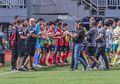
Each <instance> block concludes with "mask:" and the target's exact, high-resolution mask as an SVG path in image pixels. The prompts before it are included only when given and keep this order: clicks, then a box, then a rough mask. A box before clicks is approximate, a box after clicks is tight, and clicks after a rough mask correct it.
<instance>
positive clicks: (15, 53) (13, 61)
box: [11, 48, 18, 69]
mask: <svg viewBox="0 0 120 84" xmlns="http://www.w3.org/2000/svg"><path fill="white" fill-rule="evenodd" d="M11 50H12V58H11V66H12V69H16V62H17V58H18V48H12V49H11Z"/></svg>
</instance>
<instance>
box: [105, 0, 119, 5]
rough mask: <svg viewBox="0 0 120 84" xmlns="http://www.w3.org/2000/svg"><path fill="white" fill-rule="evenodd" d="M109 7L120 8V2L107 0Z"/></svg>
mask: <svg viewBox="0 0 120 84" xmlns="http://www.w3.org/2000/svg"><path fill="white" fill-rule="evenodd" d="M107 2H108V3H107V5H108V6H120V0H107Z"/></svg>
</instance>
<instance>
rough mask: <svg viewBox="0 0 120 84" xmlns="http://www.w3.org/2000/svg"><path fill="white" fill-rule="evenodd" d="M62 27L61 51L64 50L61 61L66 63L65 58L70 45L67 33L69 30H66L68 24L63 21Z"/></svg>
mask: <svg viewBox="0 0 120 84" xmlns="http://www.w3.org/2000/svg"><path fill="white" fill-rule="evenodd" d="M63 29H64V37H63V40H64V41H63V52H64V55H63V57H62V58H63V60H62V61H63V62H64V63H65V64H66V63H68V61H67V58H68V55H69V50H70V47H69V42H70V35H69V31H68V24H66V23H64V24H63Z"/></svg>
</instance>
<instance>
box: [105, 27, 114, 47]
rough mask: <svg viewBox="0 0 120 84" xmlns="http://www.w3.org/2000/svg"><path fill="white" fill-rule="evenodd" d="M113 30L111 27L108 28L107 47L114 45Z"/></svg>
mask: <svg viewBox="0 0 120 84" xmlns="http://www.w3.org/2000/svg"><path fill="white" fill-rule="evenodd" d="M112 36H113V32H112V30H111V29H107V30H106V47H111V45H112Z"/></svg>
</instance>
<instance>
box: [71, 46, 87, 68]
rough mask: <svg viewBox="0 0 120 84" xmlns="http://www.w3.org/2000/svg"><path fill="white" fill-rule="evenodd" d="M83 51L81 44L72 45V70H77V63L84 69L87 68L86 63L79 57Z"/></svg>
mask: <svg viewBox="0 0 120 84" xmlns="http://www.w3.org/2000/svg"><path fill="white" fill-rule="evenodd" d="M82 50H83V45H82V44H75V45H74V68H73V69H77V65H78V61H80V62H81V64H82V65H83V67H84V69H85V68H86V67H87V63H86V62H85V60H84V59H83V58H82V56H81V52H82Z"/></svg>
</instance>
